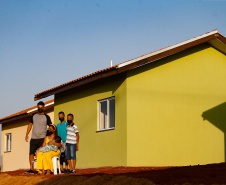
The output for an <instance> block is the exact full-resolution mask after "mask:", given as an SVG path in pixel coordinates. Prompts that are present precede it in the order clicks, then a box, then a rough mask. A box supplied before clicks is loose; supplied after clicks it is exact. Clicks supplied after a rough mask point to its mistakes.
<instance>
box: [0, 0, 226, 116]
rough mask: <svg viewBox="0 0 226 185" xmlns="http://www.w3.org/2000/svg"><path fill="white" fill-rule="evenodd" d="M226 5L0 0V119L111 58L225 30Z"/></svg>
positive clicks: (183, 0)
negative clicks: (37, 96) (47, 90)
mask: <svg viewBox="0 0 226 185" xmlns="http://www.w3.org/2000/svg"><path fill="white" fill-rule="evenodd" d="M225 9H226V0H10V1H9V0H0V89H1V90H0V101H1V105H0V118H2V117H5V116H8V115H10V114H13V113H16V112H18V111H21V110H23V109H26V108H29V107H31V106H34V105H35V104H36V103H37V102H34V95H35V94H37V93H39V92H42V91H44V90H46V89H49V88H52V87H55V86H57V85H60V84H62V83H65V82H68V81H71V80H73V79H76V78H78V77H81V76H84V75H87V74H89V73H92V72H94V71H97V70H100V69H103V68H106V67H109V66H110V59H112V60H113V64H118V63H121V62H124V61H127V60H130V59H133V58H136V57H138V56H141V55H143V54H146V53H150V52H152V51H155V50H158V49H161V48H163V47H166V46H169V45H173V44H176V43H178V42H182V41H184V40H187V39H190V38H193V37H196V36H198V35H201V34H204V33H206V32H210V31H212V30H214V29H218V30H219V31H220V32H221V33H222V34H224V35H226V21H225V18H226V11H225ZM52 98H53V97H49V98H47V99H44V101H46V100H49V99H52Z"/></svg>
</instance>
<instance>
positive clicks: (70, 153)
mask: <svg viewBox="0 0 226 185" xmlns="http://www.w3.org/2000/svg"><path fill="white" fill-rule="evenodd" d="M73 121H74V115H73V114H68V115H67V122H68V124H69V125H68V126H67V139H66V159H67V161H68V165H69V168H70V172H69V173H76V171H75V165H76V151H78V145H79V132H78V127H77V126H76V125H75V124H74V122H73ZM71 159H72V160H73V166H72V164H71Z"/></svg>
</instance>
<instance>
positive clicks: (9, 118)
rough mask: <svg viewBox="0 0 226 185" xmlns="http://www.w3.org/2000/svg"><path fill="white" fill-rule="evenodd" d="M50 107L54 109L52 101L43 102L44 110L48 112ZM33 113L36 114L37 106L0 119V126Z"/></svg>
mask: <svg viewBox="0 0 226 185" xmlns="http://www.w3.org/2000/svg"><path fill="white" fill-rule="evenodd" d="M52 107H54V100H49V101H46V102H45V110H49V109H51V108H52ZM35 112H37V106H34V107H31V108H28V109H25V110H22V111H20V112H17V113H15V114H12V115H9V116H6V117H4V118H1V119H0V124H5V123H8V122H10V121H14V120H17V119H21V118H25V117H28V116H30V115H31V114H32V113H35Z"/></svg>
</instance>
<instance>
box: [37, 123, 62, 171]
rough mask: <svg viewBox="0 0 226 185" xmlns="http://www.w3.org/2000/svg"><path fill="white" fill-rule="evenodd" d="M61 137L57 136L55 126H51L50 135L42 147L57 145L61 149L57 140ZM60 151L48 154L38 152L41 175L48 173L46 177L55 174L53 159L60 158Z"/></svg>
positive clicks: (38, 166) (38, 165) (38, 167)
mask: <svg viewBox="0 0 226 185" xmlns="http://www.w3.org/2000/svg"><path fill="white" fill-rule="evenodd" d="M56 137H59V136H58V134H57V129H56V126H55V125H50V126H49V135H48V136H46V138H45V140H44V142H43V144H42V147H44V146H45V145H55V146H57V147H58V148H60V147H61V143H56V142H55V138H56ZM59 154H60V150H59V149H58V150H57V151H49V152H46V153H43V152H38V153H37V171H38V173H39V174H41V175H44V174H45V172H46V175H50V174H51V172H53V163H52V158H53V157H55V156H59Z"/></svg>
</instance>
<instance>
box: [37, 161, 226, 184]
mask: <svg viewBox="0 0 226 185" xmlns="http://www.w3.org/2000/svg"><path fill="white" fill-rule="evenodd" d="M109 170H110V169H109ZM225 174H226V163H220V164H209V165H203V166H201V165H200V166H187V167H174V168H168V169H161V170H149V171H139V172H129V173H117V174H103V173H99V174H88V175H66V176H59V177H56V178H52V179H48V180H45V181H42V182H41V183H38V185H50V184H51V185H58V184H68V185H75V184H76V185H90V184H92V185H96V184H101V185H102V184H103V185H106V184H107V185H116V184H117V185H125V184H126V185H127V184H131V185H137V184H144V185H146V184H147V185H149V184H150V185H153V184H186V185H188V184H226V175H225Z"/></svg>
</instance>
